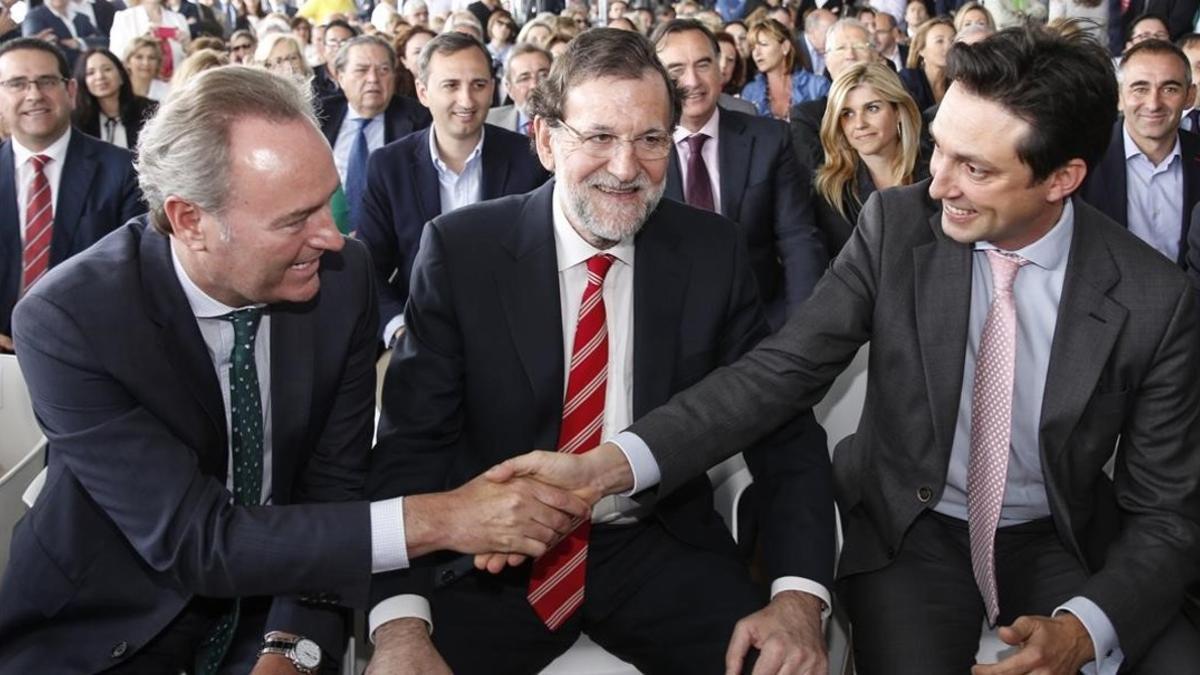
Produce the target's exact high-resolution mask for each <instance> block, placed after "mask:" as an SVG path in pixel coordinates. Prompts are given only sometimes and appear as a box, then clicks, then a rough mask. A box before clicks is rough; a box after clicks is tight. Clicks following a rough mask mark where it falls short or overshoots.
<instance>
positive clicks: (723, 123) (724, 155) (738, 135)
mask: <svg viewBox="0 0 1200 675" xmlns="http://www.w3.org/2000/svg"><path fill="white" fill-rule="evenodd" d="M718 126H719V128H720V131H721V138H720V140H719V141H718V143H717V164H719V165H720V167H721V214H722V215H724V216H725V217H726V218H729V219H730V220H734V221H736V220H737V214H738V213H739V212H740V211H741V208H742V196H743V195H744V194H745V193H746V180H747V179H748V178H749V172H747V170H746V169H747V167H749V166H750V157H751V155H752V154H753V153H754V136H752V135H750V134H747V133H746V124H745V123H744V122H742V120H740V119H738V118H737V115H736V114H731V113H727V112H722V113H721V119H720V121H719V124H718Z"/></svg>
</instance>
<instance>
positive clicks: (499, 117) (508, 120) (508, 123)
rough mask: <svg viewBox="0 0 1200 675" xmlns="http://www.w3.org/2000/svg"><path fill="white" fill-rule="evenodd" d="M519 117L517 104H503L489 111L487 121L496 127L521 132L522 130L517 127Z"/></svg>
mask: <svg viewBox="0 0 1200 675" xmlns="http://www.w3.org/2000/svg"><path fill="white" fill-rule="evenodd" d="M518 118H519V115H518V114H517V106H515V105H501V106H496V107H495V108H492V109H491V110H489V111H488V114H487V123H488V124H490V125H492V126H494V127H500V128H501V129H505V130H507V131H512V132H514V133H518V134H519V133H521V130H520V129H518V128H517V120H518Z"/></svg>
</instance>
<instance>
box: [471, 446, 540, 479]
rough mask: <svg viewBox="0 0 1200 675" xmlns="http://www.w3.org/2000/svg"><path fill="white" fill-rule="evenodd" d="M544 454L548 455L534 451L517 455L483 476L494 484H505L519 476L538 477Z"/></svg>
mask: <svg viewBox="0 0 1200 675" xmlns="http://www.w3.org/2000/svg"><path fill="white" fill-rule="evenodd" d="M544 454H547V453H546V452H544V451H542V450H534V451H532V452H527V453H525V454H524V455H517V456H516V457H513V458H511V459H506V460H504V461H503V462H501V463H499V464H497V465H496V466H493V467H492V468H490V469H488V470H487V471H486V472H484V474H483V475H484V476H486V477H487V479H488V480H490V481H492V482H493V483H503V482H505V481H509V480H512V479H513V478H515V477H517V476H536V475H537V473H538V468H539V467H540V466H541V462H540V461H539V459H538V457H539V455H544Z"/></svg>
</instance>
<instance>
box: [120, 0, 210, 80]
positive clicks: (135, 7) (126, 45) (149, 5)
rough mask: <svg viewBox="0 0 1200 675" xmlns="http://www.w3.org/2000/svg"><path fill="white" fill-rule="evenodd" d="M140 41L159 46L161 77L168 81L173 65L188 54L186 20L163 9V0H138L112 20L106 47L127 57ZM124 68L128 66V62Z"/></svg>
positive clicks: (188, 31) (178, 14)
mask: <svg viewBox="0 0 1200 675" xmlns="http://www.w3.org/2000/svg"><path fill="white" fill-rule="evenodd" d="M141 39H151V40H155V41H157V42H158V43H159V44H160V45H161V49H160V55H159V61H160V63H159V68H160V70H161V73H160V77H161V78H162V79H163V80H170V79H171V74H172V73H173V72H174V70H175V66H176V65H177V64H179V63H182V62H183V59H184V57H185V56H186V55H187V46H188V42H190V41H191V39H192V34H191V31H190V30H189V28H188V23H187V19H186V18H184V16H183V15H182V14H180V13H178V12H174V11H171V10H170V9H167V8H166V7H163V5H162V0H140V1H138V2H131V6H130V7H129V9H123V10H121V11H119V12H117V13H116V15H115V16H114V17H113V27H112V34H111V35H110V36H109V40H108V48H109V49H110V50H111V51H112V53H114V54H127V53H128V50H129V49H130V47H132V45H133V44H134V43H136V42H138V41H139V40H141ZM126 65H129V64H128V59H126ZM141 95H143V96H145V95H146V94H141ZM150 98H154V96H150Z"/></svg>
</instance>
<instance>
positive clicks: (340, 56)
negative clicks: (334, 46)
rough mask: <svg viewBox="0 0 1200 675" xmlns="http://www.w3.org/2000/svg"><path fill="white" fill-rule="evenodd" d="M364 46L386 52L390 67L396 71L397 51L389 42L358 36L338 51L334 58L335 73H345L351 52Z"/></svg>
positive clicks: (373, 36) (376, 36)
mask: <svg viewBox="0 0 1200 675" xmlns="http://www.w3.org/2000/svg"><path fill="white" fill-rule="evenodd" d="M362 45H370V46H372V47H379V48H380V49H382V50H384V51H386V52H387V58H388V65H389V66H391V68H392V70H393V71H394V70H396V50H395V49H393V48H392V45H391V44H389V43H388V41H387V40H384V39H383V38H381V37H379V36H378V35H358V36H356V37H352V38H350V39H349V40H346V41H345V42H343V43H342V46H341V48H340V49H338V53H337V56H335V57H334V58H333V70H334V72H337V73H341V72H343V71H345V70H346V64H347V63H349V61H350V50H351V49H353V48H354V47H360V46H362Z"/></svg>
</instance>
